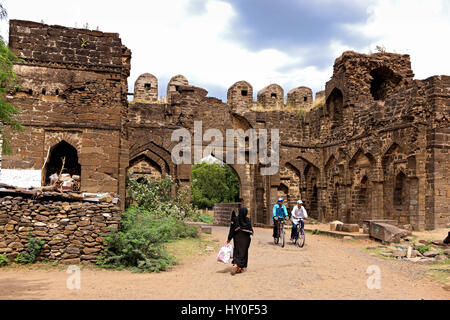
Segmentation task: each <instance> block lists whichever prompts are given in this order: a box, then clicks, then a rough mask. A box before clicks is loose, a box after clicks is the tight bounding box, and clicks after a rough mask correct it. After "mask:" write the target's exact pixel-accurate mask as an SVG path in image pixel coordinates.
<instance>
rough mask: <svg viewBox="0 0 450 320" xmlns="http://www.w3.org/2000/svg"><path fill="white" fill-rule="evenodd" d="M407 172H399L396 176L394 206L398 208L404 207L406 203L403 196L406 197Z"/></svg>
mask: <svg viewBox="0 0 450 320" xmlns="http://www.w3.org/2000/svg"><path fill="white" fill-rule="evenodd" d="M405 178H406V177H405V174H404V173H403V172H399V174H397V176H396V177H395V184H394V207H395V208H396V209H400V210H401V209H402V206H403V204H404V201H403V198H404V195H403V193H404V187H405Z"/></svg>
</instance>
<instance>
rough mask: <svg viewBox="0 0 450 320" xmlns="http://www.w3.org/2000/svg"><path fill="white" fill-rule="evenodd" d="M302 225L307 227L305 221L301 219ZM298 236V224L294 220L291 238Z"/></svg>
mask: <svg viewBox="0 0 450 320" xmlns="http://www.w3.org/2000/svg"><path fill="white" fill-rule="evenodd" d="M300 227H301V228H302V229H303V228H304V227H305V223H304V222H303V220H301V219H300ZM295 237H297V225H296V224H295V223H293V222H292V230H291V238H292V239H294V238H295Z"/></svg>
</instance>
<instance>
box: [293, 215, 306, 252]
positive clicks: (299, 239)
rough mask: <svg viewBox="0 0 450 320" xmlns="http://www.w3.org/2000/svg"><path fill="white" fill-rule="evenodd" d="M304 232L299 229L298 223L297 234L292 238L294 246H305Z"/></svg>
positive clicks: (299, 224) (298, 224)
mask: <svg viewBox="0 0 450 320" xmlns="http://www.w3.org/2000/svg"><path fill="white" fill-rule="evenodd" d="M305 240H306V236H305V230H304V229H303V228H302V227H301V223H300V221H299V222H298V223H297V232H296V234H295V238H294V244H296V245H298V246H299V247H300V248H303V246H304V245H305Z"/></svg>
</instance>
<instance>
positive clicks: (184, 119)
mask: <svg viewBox="0 0 450 320" xmlns="http://www.w3.org/2000/svg"><path fill="white" fill-rule="evenodd" d="M10 29H11V47H12V49H13V50H14V51H15V52H16V53H17V54H18V55H19V56H21V57H23V58H24V59H25V62H24V63H23V64H19V65H17V66H16V71H17V73H18V74H19V79H20V80H21V81H22V83H23V89H22V91H20V92H17V93H15V94H14V95H12V96H11V100H12V102H13V103H14V104H15V105H17V106H19V107H20V108H21V109H22V110H23V111H24V112H23V113H22V114H21V116H20V119H19V120H20V121H22V122H23V123H24V124H25V125H26V126H27V127H28V130H27V132H25V133H13V134H12V135H13V140H12V146H13V152H14V154H13V156H5V157H4V161H3V166H4V167H8V168H9V167H11V168H24V169H26V168H41V167H42V166H43V164H44V161H45V158H46V154H47V150H49V148H52V147H53V146H54V145H55V144H57V143H59V142H60V141H62V140H64V141H66V142H68V143H69V144H70V145H72V146H73V147H74V148H75V149H76V150H77V151H78V155H79V163H80V166H81V181H82V189H83V190H86V191H89V190H91V191H93V190H95V191H111V190H113V191H116V192H118V193H119V194H120V196H121V199H123V195H124V194H125V172H126V170H127V168H128V169H129V173H130V174H131V175H134V174H138V175H139V172H140V173H141V174H144V172H147V173H145V174H149V175H150V176H152V175H153V176H155V177H156V176H159V175H160V174H170V175H172V176H173V177H174V178H175V179H176V180H177V181H178V183H179V184H180V185H182V186H184V185H186V186H189V185H190V180H191V165H188V164H182V165H175V164H174V163H173V161H172V159H171V150H172V148H173V147H174V146H175V145H176V142H172V141H171V135H172V132H173V131H174V130H176V129H179V128H186V129H188V130H189V131H190V132H191V133H192V134H193V130H194V121H199V120H201V121H202V129H203V132H205V131H206V130H207V129H210V128H214V129H219V130H220V131H221V132H222V133H223V137H225V136H226V134H225V131H226V129H233V128H234V129H243V130H244V131H245V130H247V129H250V128H253V129H272V128H274V129H280V141H281V146H280V170H279V171H278V173H277V174H275V175H271V176H263V175H261V173H260V168H261V167H262V165H261V164H249V163H248V162H247V163H245V164H231V167H232V168H233V169H234V171H235V172H236V174H237V176H238V178H239V182H240V187H241V188H240V198H241V201H242V203H243V204H244V205H246V206H247V207H248V208H249V210H250V216H251V218H252V220H253V222H254V223H255V224H256V225H268V224H270V221H271V210H272V206H273V204H274V203H275V201H276V198H277V197H278V196H283V197H285V198H286V199H287V200H288V203H289V207H292V205H293V203H294V202H295V201H296V200H297V199H298V198H301V199H302V200H303V201H304V202H305V206H306V208H307V210H308V212H309V215H310V216H312V217H313V218H317V219H320V220H324V221H331V220H336V219H338V220H341V221H343V222H346V223H358V224H359V225H362V221H363V220H368V219H393V220H396V221H398V222H399V223H401V224H411V225H412V226H413V227H414V228H415V229H434V228H438V227H444V226H445V224H446V223H449V222H450V214H449V200H448V199H449V197H448V193H449V188H450V187H449V185H450V184H449V161H448V150H449V137H450V129H449V108H450V77H449V76H434V77H430V78H428V79H425V80H414V79H413V76H414V75H413V72H412V70H411V65H410V58H409V56H408V55H402V54H393V53H376V54H370V55H366V54H360V53H355V52H351V51H348V52H344V53H343V54H342V56H341V57H339V58H337V59H336V61H335V64H334V72H333V76H332V78H331V80H330V81H328V82H327V84H326V90H325V92H324V93H320V94H319V93H318V94H317V95H316V97H320V96H322V95H323V96H324V97H325V101H326V103H325V104H324V105H322V106H318V107H314V108H312V109H311V110H310V111H309V112H306V113H305V114H303V116H302V117H299V115H298V114H297V113H295V112H292V111H289V108H286V110H282V109H281V110H280V109H276V108H275V110H273V109H271V108H273V107H283V106H284V93H283V89H282V88H281V87H280V86H278V85H270V86H268V87H266V88H264V89H263V90H261V91H260V92H259V93H258V98H257V102H258V104H260V105H261V106H263V108H266V110H264V111H262V110H259V111H255V110H253V109H252V108H251V106H252V105H253V104H254V101H253V89H252V86H251V85H250V84H249V83H247V82H245V81H239V82H237V83H236V84H234V85H233V86H232V87H231V88H230V89H229V90H228V95H227V98H228V103H223V102H222V101H221V100H219V99H216V98H211V97H207V91H206V90H204V89H202V88H198V87H195V86H192V85H189V83H188V81H187V79H186V78H185V77H184V76H176V77H174V78H172V80H171V81H170V82H169V85H168V88H167V103H162V102H161V101H158V102H148V101H143V102H142V101H140V100H139V99H136V101H135V102H134V103H129V104H128V103H127V101H126V92H127V90H126V89H127V87H126V77H127V75H128V71H129V65H130V64H129V63H130V62H129V58H130V55H131V54H130V52H129V50H127V49H125V48H124V47H122V45H121V43H120V39H119V38H118V36H117V35H114V36H113V35H110V34H103V33H94V34H92V35H90V32H91V31H86V30H77V29H67V28H62V27H50V26H46V25H41V24H36V23H30V22H20V21H12V22H11V28H10ZM54 30H56V31H54ZM58 30H59V31H58ZM57 32H61V35H59V33H58V35H54V33H57ZM66 33H67V34H76V35H77V36H74V39H78V40H73V41H74V42H73V45H72V46H73V47H74V48H72V49H73V50H68V51H62V49H61V48H63V47H62V46H63V45H66V44H65V43H60V42H58V41H56V40H52V39H53V37H58V39H59V37H62V39H64V35H65V34H66ZM84 34H85V35H86V37H87V36H88V35H90V37H92V38H89V39H90V40H89V39H88V45H89V43H91V44H92V43H96V41H98V42H99V45H98V46H97V47H98V49H94V48H93V47H92V49H91V50H88V51H83V48H82V49H81V51H80V54H78V53H77V52H78V51H79V49H78V47H77V46H80V43H81V42H77V41H80V38H79V37H80V35H84ZM100 35H102V36H100ZM96 37H98V38H96ZM35 38H36V39H39V41H35V40H34V39H35ZM52 41H55V43H54V44H53V42H52ZM108 41H110V42H108ZM36 42H38V43H45V44H46V45H45V46H44V47H45V48H54V49H48V50H51V51H52V50H55V51H56V53H55V54H54V53H52V52H48V53H46V54H45V55H43V56H42V57H40V56H39V54H36V58H34V55H35V53H34V51H37V52H40V50H34V49H33V48H34V45H33V44H34V43H36ZM63 42H64V41H63ZM105 42H107V43H108V46H110V47H113V48H115V49H113V50H111V51H108V54H109V55H110V59H112V60H110V62H111V63H109V64H105V63H103V61H100V60H99V59H100V58H95V57H96V56H97V52H96V51H97V50H100V52H101V50H102V48H103V46H102V45H100V44H102V43H105ZM97 47H96V48H97ZM60 52H61V54H59V53H60ZM63 52H64V53H63ZM111 52H113V53H114V56H113V57H111V54H112V53H111ZM90 54H92V55H93V58H92V59H93V60H92V61H91V60H89V61H91V63H92V64H89V65H83V64H81V65H78V64H76V65H72V64H71V63H70V61H71V60H73V59H75V58H80V57H81V56H83V57H85V58H86V59H90V58H89V55H90ZM79 56H80V57H79ZM100 56H101V57H102V59H105V57H104V56H103V55H100ZM53 57H57V58H55V59H53ZM106 57H108V56H106ZM44 58H45V59H47V60H45V62H44V61H41V60H39V59H44ZM35 59H38V60H35ZM61 59H62V62H61V61H59V60H61ZM80 59H81V58H80ZM95 59H97V60H98V61H97V60H95ZM82 60H84V58H83V59H82ZM64 61H68V64H61V63H63V62H64ZM116 64H117V65H116ZM106 65H107V66H106ZM56 66H58V67H56ZM36 68H37V69H36ZM80 68H81V69H80ZM83 68H84V69H83ZM102 68H109V69H108V70H109V71H108V72H106V70H104V69H102ZM154 80H155V79H153V81H154ZM75 83H77V85H75ZM156 83H157V80H156ZM43 84H45V86H46V92H54V90H56V88H58V89H59V92H60V94H61V92H63V93H64V96H61V97H58V95H56V94H55V97H53V96H51V97H53V98H49V97H48V94H42V93H41V90H42V86H43ZM152 88H153V87H151V86H150V89H152ZM299 88H301V87H299ZM30 89H31V90H32V91H31V94H30V93H29V92H28V90H30ZM307 89H308V88H305V90H293V91H291V92H290V93H289V94H288V98H287V100H288V101H287V102H288V103H287V104H289V102H292V103H294V104H295V106H297V107H300V108H307V107H308V106H302V105H300V104H301V103H302V102H308V104H309V103H311V102H312V93H311V92H310V90H307ZM305 93H306V95H305ZM138 96H139V93H137V95H136V97H135V98H138ZM305 96H306V97H307V100H309V99H310V98H311V102H309V101H304V98H305ZM302 99H303V101H301V100H302ZM144 100H147V99H144ZM93 110H94V111H93ZM269 141H270V139H269ZM193 142H194V139H192V146H194V143H193ZM106 145H108V146H106ZM203 145H204V146H206V145H209V142H204V143H203ZM230 148H231V149H233V150H234V151H235V154H236V149H235V148H236V147H235V146H234V147H228V146H226V147H224V149H223V151H224V154H225V153H226V152H227V151H230ZM91 162H95V163H91ZM94 168H95V170H94ZM139 177H140V176H135V178H139Z"/></svg>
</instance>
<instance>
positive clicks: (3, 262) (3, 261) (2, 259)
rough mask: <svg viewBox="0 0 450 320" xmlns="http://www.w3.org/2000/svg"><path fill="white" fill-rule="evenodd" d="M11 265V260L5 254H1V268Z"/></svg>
mask: <svg viewBox="0 0 450 320" xmlns="http://www.w3.org/2000/svg"><path fill="white" fill-rule="evenodd" d="M7 265H9V260H8V258H7V257H6V256H5V255H4V254H0V267H3V266H7Z"/></svg>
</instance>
